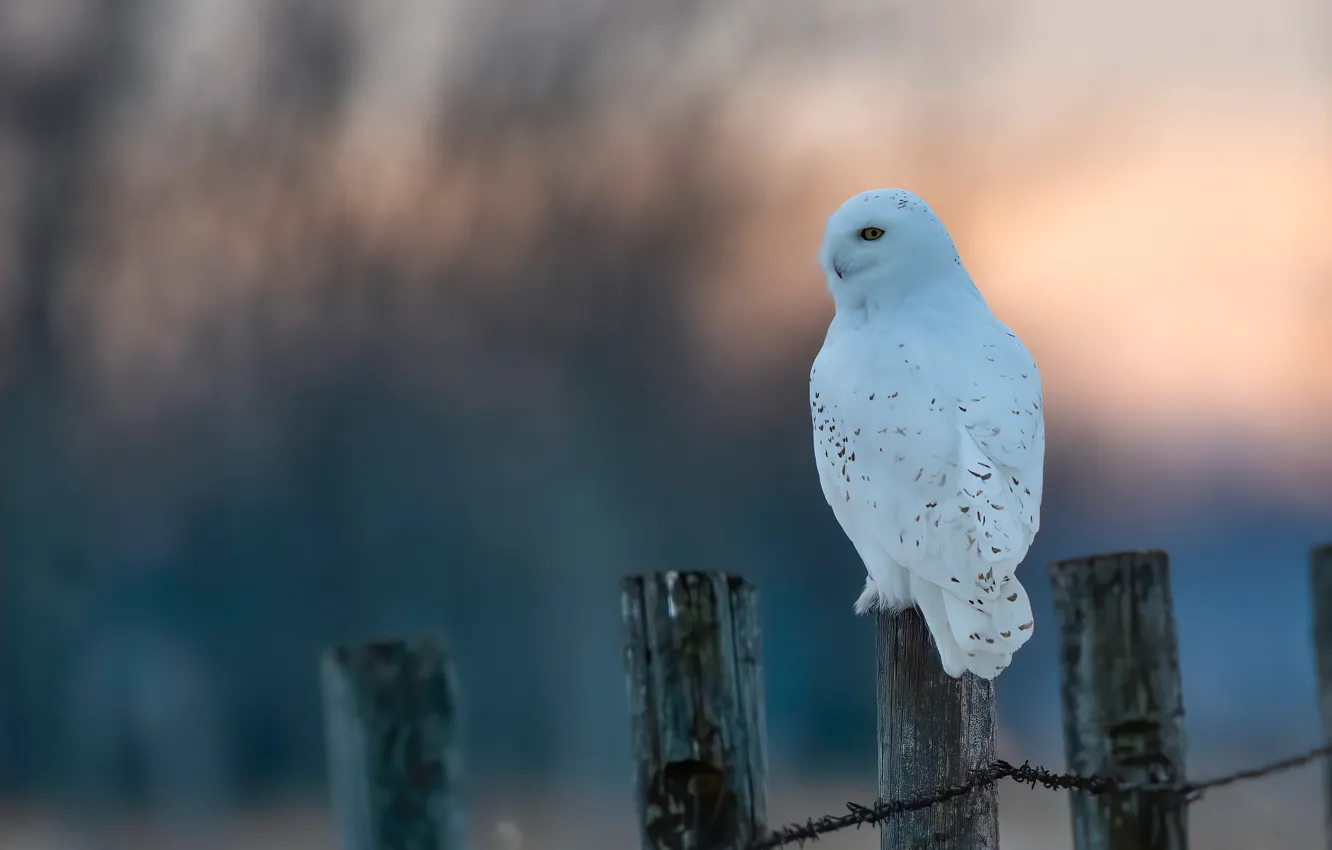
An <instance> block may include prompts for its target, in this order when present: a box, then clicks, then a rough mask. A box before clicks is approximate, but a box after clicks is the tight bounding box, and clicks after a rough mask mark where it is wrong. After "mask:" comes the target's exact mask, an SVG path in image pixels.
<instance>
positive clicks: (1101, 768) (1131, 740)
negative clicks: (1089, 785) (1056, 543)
mask: <svg viewBox="0 0 1332 850" xmlns="http://www.w3.org/2000/svg"><path fill="white" fill-rule="evenodd" d="M1050 581H1051V584H1052V585H1053V592H1054V606H1055V612H1056V614H1057V618H1058V622H1059V666H1060V695H1061V701H1062V707H1063V713H1064V749H1065V754H1066V757H1067V759H1068V770H1069V771H1070V772H1072V773H1076V774H1080V775H1091V774H1095V775H1098V776H1105V777H1110V778H1113V779H1116V780H1119V781H1120V782H1123V783H1127V784H1153V785H1164V786H1167V787H1170V786H1176V787H1177V786H1182V785H1183V784H1184V782H1185V769H1184V749H1185V747H1184V745H1185V742H1184V728H1183V726H1184V701H1183V696H1182V694H1181V684H1180V673H1179V650H1178V646H1177V644H1176V638H1175V615H1174V609H1173V607H1172V602H1171V594H1170V562H1169V558H1168V557H1167V556H1166V553H1165V552H1160V551H1150V552H1118V553H1114V554H1108V555H1099V556H1095V557H1090V558H1076V559H1072V560H1067V561H1060V562H1058V563H1055V564H1051V565H1050ZM1179 803H1180V798H1179V795H1178V794H1176V793H1174V792H1170V791H1163V792H1152V793H1145V792H1136V793H1128V794H1115V795H1102V796H1089V795H1086V794H1073V795H1072V796H1071V798H1070V807H1071V809H1072V813H1073V843H1074V847H1075V848H1077V850H1184V848H1185V847H1186V846H1187V823H1188V820H1187V815H1186V812H1185V809H1184V807H1183V806H1181V805H1179Z"/></svg>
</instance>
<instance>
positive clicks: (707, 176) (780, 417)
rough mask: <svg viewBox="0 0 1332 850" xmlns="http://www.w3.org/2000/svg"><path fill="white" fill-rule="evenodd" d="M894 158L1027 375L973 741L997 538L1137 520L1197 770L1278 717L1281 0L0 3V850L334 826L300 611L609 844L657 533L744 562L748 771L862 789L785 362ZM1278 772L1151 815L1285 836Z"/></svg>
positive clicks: (1319, 27)
mask: <svg viewBox="0 0 1332 850" xmlns="http://www.w3.org/2000/svg"><path fill="white" fill-rule="evenodd" d="M887 186H903V187H907V188H910V189H912V190H914V191H916V192H917V193H919V194H920V195H922V196H923V197H924V198H925V199H926V200H927V201H929V202H930V204H931V205H932V206H933V207H934V208H935V209H936V210H937V211H938V213H939V214H940V216H941V217H942V219H943V220H944V221H945V222H946V223H947V225H948V226H949V228H950V229H951V231H952V233H953V235H954V238H955V240H956V242H957V244H958V247H959V249H960V251H961V254H962V257H963V259H964V262H965V263H966V264H967V265H968V267H969V268H970V269H971V271H972V274H973V276H974V277H975V278H976V280H977V282H978V285H979V286H980V288H981V290H982V292H984V293H985V295H986V297H987V298H988V299H989V301H990V303H991V305H992V307H993V308H994V309H995V311H996V313H997V314H998V315H999V316H1000V318H1001V319H1003V320H1004V321H1006V322H1007V323H1008V324H1009V325H1010V326H1011V327H1012V328H1013V329H1014V330H1015V331H1016V332H1017V333H1018V334H1019V335H1020V336H1022V337H1023V339H1024V340H1025V341H1026V342H1027V344H1028V346H1029V348H1030V349H1031V350H1032V352H1033V354H1034V355H1035V357H1036V360H1037V362H1038V363H1039V364H1040V366H1041V369H1042V373H1043V375H1044V378H1045V392H1046V402H1047V404H1046V409H1047V411H1048V414H1047V415H1048V420H1047V429H1048V439H1049V449H1048V451H1049V454H1048V458H1047V473H1046V475H1047V492H1046V497H1045V498H1046V502H1045V507H1044V520H1043V526H1042V530H1041V533H1040V536H1039V537H1038V538H1037V541H1036V544H1035V546H1034V548H1033V549H1032V551H1031V554H1030V556H1029V557H1028V560H1027V563H1026V565H1025V567H1024V580H1025V583H1026V584H1027V586H1028V588H1029V589H1030V591H1031V594H1032V596H1033V601H1034V604H1035V605H1036V616H1037V629H1036V632H1035V637H1034V639H1033V640H1032V641H1031V642H1030V643H1029V644H1028V645H1027V648H1025V649H1024V650H1023V651H1022V652H1021V653H1020V654H1019V655H1018V656H1017V657H1016V659H1015V661H1014V664H1013V666H1012V667H1011V668H1010V669H1009V671H1008V672H1006V673H1005V674H1004V676H1003V677H1002V678H1001V679H1000V681H999V694H1000V697H999V699H1000V706H1001V708H1000V712H1001V725H1002V742H1001V747H1000V748H1001V755H1004V756H1007V757H1011V758H1017V759H1018V760H1021V759H1023V758H1031V759H1032V760H1033V761H1034V762H1043V763H1045V764H1046V765H1048V766H1051V767H1058V768H1062V767H1063V754H1062V743H1061V737H1060V726H1059V723H1060V717H1059V709H1058V701H1057V691H1058V682H1057V668H1056V659H1055V654H1054V649H1055V630H1054V628H1053V619H1052V617H1053V615H1052V612H1051V610H1050V602H1049V592H1048V588H1047V586H1046V577H1045V565H1046V563H1047V562H1049V561H1051V560H1054V559H1058V558H1063V557H1071V556H1076V555H1082V554H1089V553H1093V552H1096V551H1106V550H1112V549H1117V548H1151V547H1162V548H1166V549H1168V550H1169V551H1170V553H1171V556H1172V559H1173V560H1172V565H1173V572H1174V593H1175V604H1176V609H1177V615H1178V625H1179V639H1180V647H1181V655H1182V663H1183V670H1184V685H1185V704H1186V709H1187V711H1188V721H1187V729H1188V734H1189V746H1190V755H1189V758H1190V762H1189V766H1190V771H1191V773H1192V774H1193V775H1194V776H1199V777H1201V776H1204V775H1208V774H1212V773H1216V772H1222V771H1228V770H1230V769H1232V768H1236V767H1241V766H1245V765H1246V764H1248V763H1250V762H1257V761H1261V760H1263V759H1265V758H1269V757H1275V756H1279V755H1284V754H1286V753H1288V752H1293V751H1295V750H1300V749H1303V748H1305V747H1307V746H1311V745H1314V744H1316V743H1317V742H1318V741H1319V740H1320V732H1319V728H1318V722H1317V713H1316V700H1315V688H1314V682H1313V662H1312V654H1311V651H1310V647H1309V643H1308V632H1309V615H1308V608H1309V600H1308V594H1307V592H1306V590H1305V584H1306V578H1305V562H1306V557H1307V552H1308V550H1309V548H1310V547H1311V546H1312V545H1313V544H1315V543H1317V542H1320V541H1326V540H1332V484H1329V481H1332V477H1329V476H1332V373H1330V372H1329V367H1330V366H1332V238H1329V236H1328V234H1329V228H1330V227H1332V12H1330V11H1329V9H1328V7H1327V5H1326V4H1324V3H1318V2H1316V0H1266V2H1263V3H1259V2H1256V0H1250V2H1240V0H1229V2H1226V0H1222V1H1221V2H1216V1H1215V0H1214V1H1213V2H1208V3H1203V2H1201V1H1200V0H1171V2H1148V0H1125V2H1120V3H1116V4H1101V3H1093V2H1091V0H1015V1H1014V2H1010V3H1004V4H995V3H987V2H980V0H958V2H953V3H948V4H941V3H926V2H914V3H907V2H883V0H880V2H866V0H822V2H820V3H817V4H815V3H805V2H796V0H762V2H759V0H736V2H726V3H703V2H697V0H669V1H668V2H667V1H666V0H658V2H652V3H648V2H637V0H629V1H628V2H626V0H545V2H536V0H527V2H521V0H435V2H428V0H383V2H377V3H373V4H370V3H360V2H354V0H0V547H2V548H0V558H2V559H3V563H2V565H0V568H2V569H3V588H2V590H0V847H3V848H5V850H10V848H23V850H38V848H40V850H48V848H57V847H58V848H67V847H68V848H84V847H89V848H91V847H98V848H100V847H133V848H158V847H162V848H166V847H173V848H174V847H183V848H204V847H216V848H242V847H244V848H264V847H273V848H278V847H282V848H296V850H306V848H309V850H314V848H332V847H334V846H335V839H334V835H333V832H332V828H331V826H330V822H329V817H328V803H327V794H326V792H325V785H324V762H323V759H324V754H323V741H322V734H323V733H322V719H321V714H320V704H319V697H318V680H317V675H316V658H317V654H318V652H319V650H320V649H321V648H322V647H324V646H325V645H327V644H329V643H332V642H338V641H351V640H359V639H361V638H365V637H369V636H380V635H399V634H416V633H419V632H422V631H427V630H437V631H439V632H441V633H443V634H444V635H446V636H447V638H448V640H449V641H450V642H451V644H452V646H453V649H454V652H455V654H456V657H457V663H458V669H459V676H460V679H461V682H462V687H463V691H464V693H463V698H464V709H465V715H464V722H465V723H466V727H465V729H466V731H465V740H466V759H467V762H466V766H467V776H468V783H469V785H468V794H469V800H470V802H469V808H470V812H471V817H470V829H471V832H472V836H473V843H474V845H475V846H476V847H490V846H495V847H498V846H501V843H500V838H501V836H500V835H499V833H497V832H496V824H498V823H500V822H501V821H511V822H513V823H514V824H516V825H517V827H518V828H519V829H520V830H521V831H522V832H523V834H524V835H525V836H526V837H525V843H524V845H523V846H524V847H528V848H535V849H536V850H554V848H563V847H568V848H582V847H602V846H604V847H613V846H615V847H624V846H633V843H634V841H635V840H636V839H635V832H634V814H633V804H632V788H631V784H630V783H631V766H632V765H631V761H630V756H629V747H628V718H627V713H626V703H625V694H624V680H623V667H622V660H621V648H620V647H621V637H620V630H619V629H620V626H619V604H618V579H619V578H620V577H621V576H622V575H625V574H628V573H634V572H644V571H653V570H663V569H724V570H728V571H733V572H737V573H741V574H743V575H745V576H747V577H748V578H750V579H751V580H753V581H754V582H755V583H756V584H757V585H758V586H759V587H760V589H761V591H762V594H763V606H764V608H763V614H764V625H765V629H766V633H765V643H764V652H765V655H766V664H767V700H768V702H767V711H768V730H769V742H770V743H769V749H770V754H771V760H772V772H773V778H772V783H773V790H772V805H771V808H772V813H771V814H772V819H773V820H774V821H783V820H794V819H804V818H805V817H806V816H810V815H818V814H822V813H825V812H837V811H843V810H844V807H843V804H844V802H845V801H846V800H848V799H853V800H859V801H862V802H869V801H871V800H872V799H873V797H874V791H875V752H876V750H875V743H874V734H875V732H874V682H873V676H874V672H873V671H874V650H873V627H872V623H871V622H870V621H868V620H867V619H861V618H855V617H853V616H852V615H851V604H852V601H853V600H854V599H855V598H856V596H857V595H858V593H859V591H860V588H861V584H862V581H863V570H862V569H861V568H860V566H859V563H858V560H857V558H856V555H855V552H854V550H853V549H852V548H851V546H850V544H849V543H848V542H847V541H846V540H845V538H844V537H843V535H842V534H841V532H840V530H839V529H838V527H837V525H836V522H835V520H834V519H833V517H832V514H831V511H830V510H829V509H828V508H827V506H826V504H825V503H824V501H823V497H822V495H821V493H820V489H819V484H818V480H817V476H816V473H815V469H814V465H813V461H812V455H811V449H810V437H809V431H808V428H809V424H808V414H807V412H806V404H807V399H806V387H807V377H808V370H809V364H810V361H811V360H812V359H813V356H814V354H815V352H816V351H817V349H818V347H819V345H820V344H821V342H822V337H823V333H824V331H825V329H826V327H827V322H828V320H829V318H830V317H831V312H832V306H831V302H830V299H829V297H828V295H827V292H826V289H825V286H824V282H823V280H822V278H821V275H820V274H819V272H818V271H817V269H816V267H815V264H814V256H815V253H816V251H817V248H818V244H819V240H820V238H821V233H822V227H823V221H824V218H825V217H826V216H827V214H828V213H830V212H831V211H832V210H833V209H835V208H836V207H837V205H838V204H840V203H841V202H842V200H844V199H845V198H846V197H847V196H849V195H851V194H853V193H855V192H858V191H861V190H863V189H867V188H875V187H887ZM1318 779H1319V773H1318V769H1317V768H1306V769H1304V770H1301V771H1298V772H1295V773H1292V774H1289V775H1287V776H1284V777H1281V778H1279V779H1274V780H1270V781H1268V782H1265V783H1261V784H1254V785H1246V786H1241V787H1237V788H1233V789H1228V790H1225V791H1218V792H1216V793H1214V794H1213V795H1212V796H1209V798H1208V799H1207V800H1205V801H1203V802H1202V803H1199V804H1198V805H1196V806H1195V807H1194V808H1193V809H1192V824H1193V830H1194V836H1195V840H1197V841H1198V842H1199V843H1200V846H1208V847H1215V848H1228V847H1234V848H1240V847H1243V848H1260V847H1289V846H1294V845H1298V844H1303V845H1306V846H1307V845H1310V844H1313V843H1315V842H1316V841H1317V840H1318V839H1317V836H1318V835H1319V830H1320V819H1321V809H1320V803H1319V799H1320V797H1319V786H1318ZM1002 793H1003V801H1004V802H1003V809H1002V811H1003V831H1004V835H1005V843H1009V844H1013V845H1014V846H1025V847H1033V848H1046V847H1049V848H1063V847H1067V846H1068V844H1069V838H1068V833H1069V828H1068V821H1067V808H1066V801H1065V800H1064V799H1063V797H1062V795H1060V794H1056V793H1053V792H1044V791H1040V790H1037V791H1030V790H1026V789H1023V788H1020V787H1017V786H1014V787H1013V788H1005V789H1004V790H1003V792H1002ZM826 844H827V846H828V847H830V848H838V847H845V848H853V847H854V848H870V847H877V837H876V836H875V835H874V834H873V832H871V831H868V830H862V831H859V832H848V833H843V834H839V835H838V836H836V837H834V838H832V839H829V840H828V841H827V842H826Z"/></svg>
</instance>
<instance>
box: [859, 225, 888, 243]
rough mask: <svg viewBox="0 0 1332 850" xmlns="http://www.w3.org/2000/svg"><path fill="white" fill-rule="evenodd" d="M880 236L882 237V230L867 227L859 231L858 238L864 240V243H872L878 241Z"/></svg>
mask: <svg viewBox="0 0 1332 850" xmlns="http://www.w3.org/2000/svg"><path fill="white" fill-rule="evenodd" d="M882 235H883V230H881V229H880V228H877V227H867V228H865V229H864V230H862V231H860V238H861V239H864V240H865V241H866V242H873V241H874V240H875V239H878V238H879V237H880V236H882Z"/></svg>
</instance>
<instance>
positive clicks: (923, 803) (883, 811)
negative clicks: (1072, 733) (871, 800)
mask: <svg viewBox="0 0 1332 850" xmlns="http://www.w3.org/2000/svg"><path fill="white" fill-rule="evenodd" d="M1330 755H1332V745H1326V746H1322V747H1315V748H1314V749H1312V750H1309V751H1307V752H1304V753H1301V754H1299V755H1296V756H1291V757H1289V758H1284V759H1280V760H1278V761H1273V762H1269V763H1267V764H1263V765H1260V766H1258V767H1251V768H1246V769H1244V770H1239V771H1236V772H1234V773H1229V774H1225V775H1223V776H1218V777H1214V778H1212V779H1208V780H1204V781H1201V782H1187V783H1185V784H1183V785H1182V786H1154V785H1132V786H1130V785H1120V783H1118V782H1117V781H1115V780H1114V779H1111V778H1109V777H1104V776H1075V775H1073V774H1069V773H1054V772H1052V771H1049V770H1046V769H1045V768H1043V767H1032V766H1031V764H1030V762H1023V763H1022V764H1021V765H1017V766H1015V765H1013V764H1010V763H1009V762H1006V761H1004V760H1002V759H995V760H994V761H993V762H991V763H990V764H989V765H988V766H987V767H984V768H981V769H979V770H975V771H972V773H971V775H970V776H969V777H968V778H967V781H966V782H963V783H961V784H959V785H950V786H945V787H942V788H939V789H938V790H937V791H935V792H934V793H932V794H921V795H917V796H914V797H907V798H906V799H902V800H893V801H889V802H884V801H879V802H876V803H875V804H874V805H873V806H862V805H860V804H859V803H847V804H846V807H847V810H848V812H847V814H844V815H824V816H823V817H820V818H810V819H809V820H807V821H805V822H804V823H793V824H790V825H789V826H785V827H783V828H781V829H778V830H775V831H773V832H771V833H769V834H768V835H767V836H765V837H764V838H761V839H759V840H758V841H755V842H753V843H752V844H750V846H749V850H772V849H773V848H776V847H782V846H785V845H787V844H797V845H803V844H804V843H805V842H806V841H817V840H818V839H819V838H820V837H822V836H824V835H827V834H828V833H830V832H837V831H839V830H843V829H849V828H851V827H856V828H859V827H861V826H865V825H870V824H876V823H878V822H879V821H883V820H887V819H889V818H892V817H895V816H897V815H900V814H903V813H905V812H913V811H918V810H920V809H928V808H930V807H931V806H937V805H939V804H940V803H945V802H947V801H949V800H952V799H955V798H957V797H961V796H963V795H965V794H970V793H971V792H972V791H975V790H976V789H977V788H982V787H984V786H986V785H993V784H995V783H997V782H999V781H1000V780H1001V779H1012V780H1013V781H1015V782H1019V783H1021V784H1023V785H1029V786H1031V787H1032V788H1035V787H1036V786H1037V785H1041V786H1043V787H1045V788H1049V789H1052V790H1062V791H1081V792H1083V793H1086V794H1111V793H1128V792H1131V791H1152V792H1159V793H1170V794H1179V795H1180V798H1181V800H1180V802H1181V805H1188V804H1190V803H1194V802H1196V801H1198V800H1200V799H1201V798H1202V796H1203V794H1204V793H1205V792H1207V791H1210V790H1212V789H1214V788H1221V787H1223V786H1226V785H1232V784H1234V783H1236V782H1243V781H1245V780H1249V779H1259V778H1262V777H1265V776H1271V775H1273V774H1276V773H1282V772H1284V771H1287V770H1293V769H1294V768H1297V767H1303V766H1304V765H1306V764H1309V763H1310V762H1313V761H1316V760H1317V759H1320V758H1326V757H1328V756H1330Z"/></svg>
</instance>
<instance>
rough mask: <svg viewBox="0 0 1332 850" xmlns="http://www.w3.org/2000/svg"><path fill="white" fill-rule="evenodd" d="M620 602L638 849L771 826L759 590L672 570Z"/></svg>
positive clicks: (673, 847) (755, 833)
mask: <svg viewBox="0 0 1332 850" xmlns="http://www.w3.org/2000/svg"><path fill="white" fill-rule="evenodd" d="M621 602H622V616H623V625H624V641H625V650H624V652H625V671H626V680H627V686H628V692H629V706H630V714H631V723H632V734H633V751H634V758H635V761H636V762H637V783H636V791H637V803H638V815H639V821H640V824H641V826H642V846H643V847H644V848H649V849H650V850H742V848H744V847H746V846H748V845H749V843H750V842H752V841H753V840H755V839H757V838H759V837H762V836H763V835H764V834H766V831H767V821H766V818H767V743H766V732H765V729H764V716H763V664H762V655H761V651H760V643H761V633H760V628H759V603H758V591H757V590H755V588H754V587H753V586H752V585H750V584H749V583H748V582H746V581H745V580H744V579H742V578H739V577H737V576H729V575H726V574H725V573H699V572H683V573H678V572H668V573H658V574H655V575H651V576H634V577H630V578H627V579H625V580H624V582H623V583H622V585H621Z"/></svg>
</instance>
